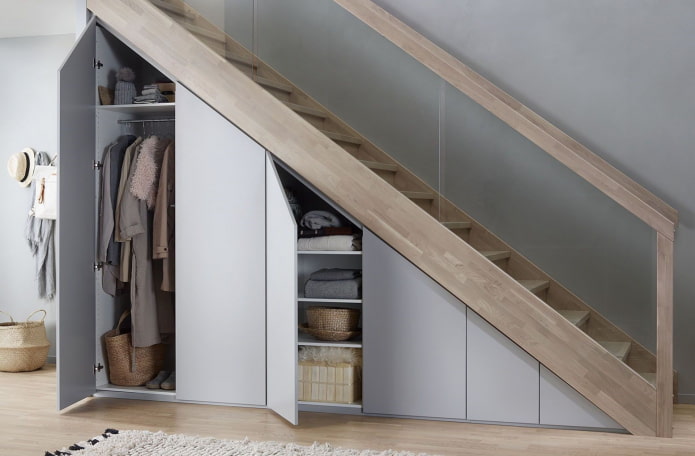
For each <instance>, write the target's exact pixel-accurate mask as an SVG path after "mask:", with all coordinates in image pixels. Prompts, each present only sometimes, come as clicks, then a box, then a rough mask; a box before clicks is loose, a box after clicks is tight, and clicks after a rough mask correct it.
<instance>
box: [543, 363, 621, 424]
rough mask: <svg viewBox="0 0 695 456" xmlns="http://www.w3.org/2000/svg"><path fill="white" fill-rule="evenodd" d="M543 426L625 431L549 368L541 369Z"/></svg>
mask: <svg viewBox="0 0 695 456" xmlns="http://www.w3.org/2000/svg"><path fill="white" fill-rule="evenodd" d="M540 394H541V409H540V413H541V424H549V425H559V426H576V427H593V428H609V429H621V428H622V427H621V426H620V425H619V424H618V423H616V422H615V421H613V420H612V419H611V417H609V416H608V415H606V414H605V413H603V412H602V411H601V410H600V409H599V408H598V407H596V406H595V405H594V404H592V403H591V402H589V401H588V400H587V399H586V398H585V397H584V396H582V395H581V394H579V393H578V392H577V391H575V390H574V388H572V387H571V386H569V385H568V384H567V383H565V382H564V381H563V380H562V379H561V378H560V377H558V376H557V375H555V374H553V373H552V372H550V371H549V370H548V368H547V367H545V366H541V388H540Z"/></svg>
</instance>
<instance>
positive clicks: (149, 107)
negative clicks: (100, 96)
mask: <svg viewBox="0 0 695 456" xmlns="http://www.w3.org/2000/svg"><path fill="white" fill-rule="evenodd" d="M175 106H176V104H175V103H151V104H126V105H103V106H101V105H100V106H97V110H102V111H113V112H124V113H133V114H136V113H147V114H164V113H173V112H174V109H175Z"/></svg>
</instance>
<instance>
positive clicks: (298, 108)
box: [284, 101, 328, 119]
mask: <svg viewBox="0 0 695 456" xmlns="http://www.w3.org/2000/svg"><path fill="white" fill-rule="evenodd" d="M284 103H285V105H286V106H287V107H288V108H290V109H291V110H292V111H294V112H298V113H301V114H307V115H310V116H314V117H318V118H320V119H325V118H326V117H328V116H327V114H326V113H325V112H324V111H322V110H320V109H316V108H312V107H311V106H304V105H300V104H297V103H290V102H289V101H285V102H284Z"/></svg>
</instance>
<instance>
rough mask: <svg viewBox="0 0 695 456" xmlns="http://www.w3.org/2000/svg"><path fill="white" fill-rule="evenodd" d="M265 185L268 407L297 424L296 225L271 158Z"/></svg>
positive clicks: (267, 165) (268, 163)
mask: <svg viewBox="0 0 695 456" xmlns="http://www.w3.org/2000/svg"><path fill="white" fill-rule="evenodd" d="M266 185H267V191H266V211H267V223H268V224H267V234H266V242H267V252H268V267H267V271H268V272H267V279H266V280H267V284H266V286H267V299H268V407H269V408H270V409H272V410H274V411H275V412H276V413H277V414H278V415H280V416H282V417H283V418H285V419H286V420H287V421H289V422H290V423H292V424H297V423H298V420H299V416H298V411H297V224H296V222H295V220H294V217H293V216H292V210H291V209H290V207H289V204H288V203H287V199H286V198H285V192H284V190H283V188H282V183H281V182H280V179H279V177H278V174H277V171H276V170H275V164H274V163H273V160H272V159H271V158H270V155H269V156H268V159H267V163H266Z"/></svg>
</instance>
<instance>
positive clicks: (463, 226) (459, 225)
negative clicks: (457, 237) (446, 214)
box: [442, 222, 472, 230]
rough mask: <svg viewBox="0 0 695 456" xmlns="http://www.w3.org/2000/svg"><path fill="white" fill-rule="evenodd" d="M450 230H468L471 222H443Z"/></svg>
mask: <svg viewBox="0 0 695 456" xmlns="http://www.w3.org/2000/svg"><path fill="white" fill-rule="evenodd" d="M442 225H444V226H445V227H446V228H449V229H450V230H467V229H469V228H470V227H471V225H472V224H471V222H442Z"/></svg>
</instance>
